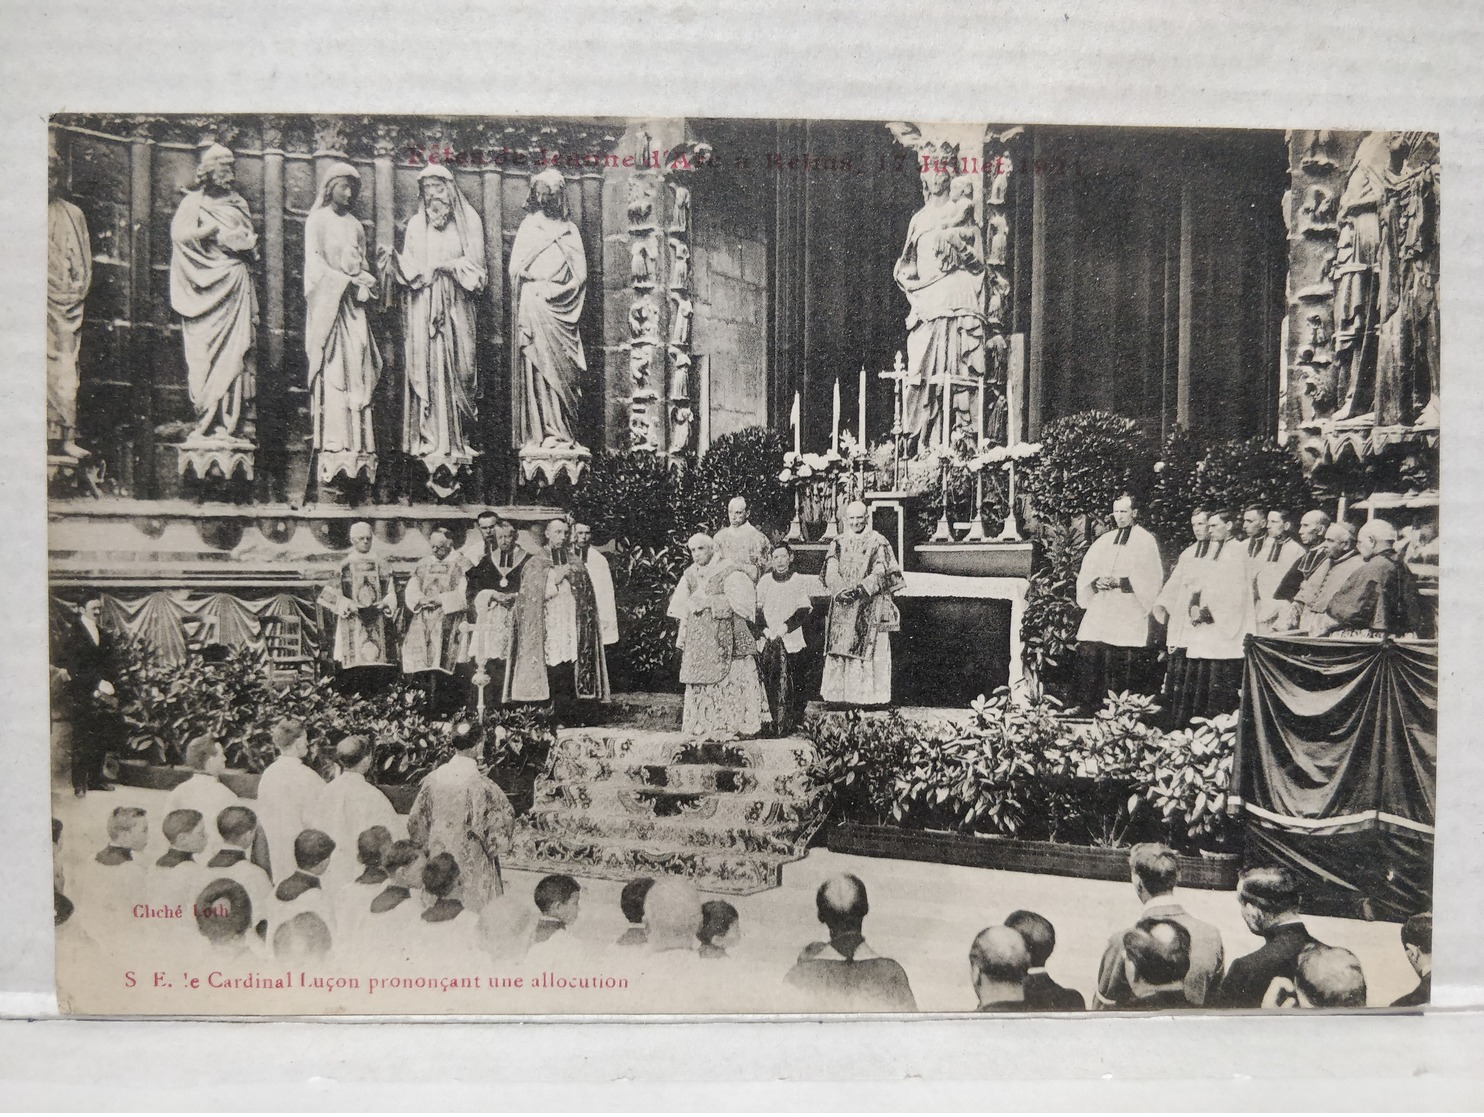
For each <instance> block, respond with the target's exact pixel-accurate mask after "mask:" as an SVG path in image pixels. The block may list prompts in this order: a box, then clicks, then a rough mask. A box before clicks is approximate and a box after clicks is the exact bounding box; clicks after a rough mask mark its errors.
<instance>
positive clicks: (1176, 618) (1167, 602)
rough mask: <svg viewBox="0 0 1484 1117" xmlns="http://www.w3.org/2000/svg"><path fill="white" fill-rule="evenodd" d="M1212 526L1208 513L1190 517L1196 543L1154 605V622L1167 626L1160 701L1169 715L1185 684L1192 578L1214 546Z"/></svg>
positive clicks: (1182, 554) (1177, 563) (1178, 563)
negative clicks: (1199, 564)
mask: <svg viewBox="0 0 1484 1117" xmlns="http://www.w3.org/2000/svg"><path fill="white" fill-rule="evenodd" d="M1210 530H1211V529H1210V524H1209V522H1208V521H1207V516H1206V511H1205V509H1202V508H1197V509H1196V510H1195V511H1194V512H1192V513H1191V514H1190V533H1191V535H1192V536H1193V537H1194V538H1195V542H1194V543H1192V544H1190V546H1188V547H1186V548H1185V550H1183V551H1181V552H1180V557H1179V558H1178V559H1176V560H1175V569H1174V570H1172V571H1170V576H1169V579H1168V580H1167V581H1166V582H1165V585H1164V589H1162V590H1160V591H1159V597H1158V598H1156V599H1155V602H1154V619H1155V620H1157V621H1159V622H1160V623H1161V624H1163V625H1164V626H1165V681H1164V687H1163V689H1162V690H1161V691H1160V701H1161V702H1162V704H1163V706H1164V711H1165V714H1166V716H1169V715H1170V714H1171V712H1172V711H1173V710H1174V708H1175V695H1176V694H1177V693H1178V692H1179V690H1180V688H1181V687H1182V686H1183V685H1184V683H1185V670H1186V660H1185V647H1186V644H1187V643H1188V642H1189V640H1190V612H1189V609H1188V608H1187V606H1188V604H1189V602H1190V588H1189V584H1190V579H1191V577H1192V575H1193V574H1194V571H1195V564H1196V562H1197V561H1199V560H1200V559H1203V558H1205V557H1206V552H1207V551H1208V550H1209V549H1210V547H1211V540H1210Z"/></svg>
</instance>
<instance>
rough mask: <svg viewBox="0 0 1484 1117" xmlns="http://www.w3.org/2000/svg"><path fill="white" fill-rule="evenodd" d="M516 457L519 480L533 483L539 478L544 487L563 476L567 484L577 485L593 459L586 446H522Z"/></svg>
mask: <svg viewBox="0 0 1484 1117" xmlns="http://www.w3.org/2000/svg"><path fill="white" fill-rule="evenodd" d="M517 456H518V457H519V458H520V479H521V480H522V481H534V480H535V479H536V478H537V477H539V478H541V482H542V484H545V485H554V484H556V479H557V478H558V477H561V476H564V475H565V476H566V478H567V480H568V481H569V482H571V483H572V484H574V485H575V484H577V481H578V479H579V478H580V477H581V476H582V473H583V470H585V469H586V468H587V467H588V465H589V463H591V461H592V457H593V456H592V454H591V453H590V452H589V451H588V449H587V447H586V446H562V447H546V446H522V447H521V448H520V451H519V453H518V454H517Z"/></svg>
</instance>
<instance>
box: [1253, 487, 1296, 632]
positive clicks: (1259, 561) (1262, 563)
mask: <svg viewBox="0 0 1484 1117" xmlns="http://www.w3.org/2000/svg"><path fill="white" fill-rule="evenodd" d="M1292 526H1293V524H1292V521H1291V520H1290V519H1289V517H1288V513H1287V512H1285V511H1283V510H1282V509H1279V508H1274V509H1271V510H1270V511H1269V512H1268V534H1267V538H1266V539H1264V540H1263V544H1262V546H1261V547H1260V548H1259V549H1258V552H1257V556H1256V557H1255V558H1254V559H1252V560H1251V569H1252V572H1253V574H1252V588H1253V593H1254V595H1255V599H1256V609H1257V632H1258V635H1260V636H1266V635H1269V634H1271V633H1274V632H1282V631H1283V630H1284V629H1285V628H1286V627H1287V623H1286V622H1287V612H1288V609H1287V606H1286V602H1285V601H1284V600H1283V599H1282V598H1280V597H1279V596H1278V587H1279V586H1281V585H1282V584H1283V581H1284V579H1285V578H1287V577H1288V572H1289V571H1290V570H1292V569H1293V568H1294V567H1296V566H1297V565H1298V563H1299V560H1300V559H1302V558H1303V557H1304V553H1305V552H1304V545H1303V544H1302V543H1300V542H1299V541H1298V540H1297V539H1295V538H1293V536H1292V535H1290V534H1289V531H1290V529H1291V528H1292Z"/></svg>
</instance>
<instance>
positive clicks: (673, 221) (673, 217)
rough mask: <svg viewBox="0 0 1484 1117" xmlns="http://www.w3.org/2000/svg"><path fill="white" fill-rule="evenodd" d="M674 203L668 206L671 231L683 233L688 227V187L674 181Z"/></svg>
mask: <svg viewBox="0 0 1484 1117" xmlns="http://www.w3.org/2000/svg"><path fill="white" fill-rule="evenodd" d="M671 189H673V190H674V191H675V204H674V205H673V206H671V207H670V230H671V232H676V233H683V232H685V231H686V230H687V229H689V228H690V189H689V188H688V187H685V186H681V185H680V183H678V182H677V183H675V184H674V185H673V186H672V187H671Z"/></svg>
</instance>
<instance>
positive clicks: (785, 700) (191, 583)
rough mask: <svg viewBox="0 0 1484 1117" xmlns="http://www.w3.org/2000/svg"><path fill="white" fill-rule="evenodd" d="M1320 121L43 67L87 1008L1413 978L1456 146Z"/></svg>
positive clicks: (867, 1006)
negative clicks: (719, 106) (963, 116)
mask: <svg viewBox="0 0 1484 1117" xmlns="http://www.w3.org/2000/svg"><path fill="white" fill-rule="evenodd" d="M1309 123H1310V124H1312V125H1314V126H1312V127H1294V128H1290V129H1286V130H1285V129H1274V128H1250V129H1242V128H1230V127H1221V128H1217V127H1161V128H1156V127H1133V126H1118V127H1113V126H1092V125H1085V124H1066V125H1057V124H1047V123H1033V122H1027V121H1018V120H1013V119H1012V120H997V119H996V120H988V121H982V122H971V123H941V122H936V121H931V120H886V119H881V120H852V119H823V118H819V119H816V118H808V119H805V118H799V119H793V118H765V117H715V118H708V117H690V116H685V117H681V116H674V117H647V116H645V117H641V116H590V117H575V116H550V117H541V116H522V115H508V116H496V115H376V114H372V115H351V114H345V113H340V114H315V113H308V112H306V113H302V114H294V113H287V114H279V115H271V114H252V113H226V114H222V113H216V114H212V113H199V114H190V113H155V114H146V113H113V114H109V113H85V112H59V113H56V114H54V115H52V116H51V117H50V119H49V121H48V122H47V128H46V130H47V136H48V147H47V153H46V154H47V160H48V195H47V209H46V230H47V240H48V246H49V255H48V267H47V272H46V284H47V286H46V335H45V338H46V349H45V357H46V370H45V383H46V412H45V426H46V485H47V540H46V547H47V577H48V582H49V585H48V592H49V601H48V605H49V619H50V684H51V685H50V709H51V725H50V731H51V736H50V758H51V780H50V793H51V806H52V816H53V817H52V822H51V827H52V852H53V868H54V872H53V875H54V905H55V912H54V917H55V941H56V986H57V998H58V1004H59V1006H60V1009H61V1011H62V1012H64V1013H69V1014H83V1015H127V1016H135V1015H188V1016H285V1015H306V1014H307V1015H315V1016H325V1015H339V1014H348V1015H383V1014H388V1015H390V1014H396V1015H452V1014H473V1015H481V1014H493V1015H553V1014H554V1015H582V1016H587V1015H627V1014H724V1015H736V1014H753V1013H762V1014H803V1015H809V1016H821V1015H829V1014H837V1013H849V1014H861V1013H885V1014H908V1013H935V1014H942V1013H974V1012H980V1013H1042V1014H1045V1013H1052V1014H1074V1013H1083V1012H1101V1013H1124V1014H1129V1013H1156V1014H1162V1015H1167V1014H1169V1013H1172V1012H1184V1013H1212V1012H1235V1011H1248V1012H1262V1011H1272V1012H1310V1011H1319V1012H1338V1011H1346V1010H1349V1011H1357V1010H1371V1011H1374V1012H1377V1013H1380V1012H1407V1013H1413V1014H1420V1013H1423V1012H1425V1011H1426V1010H1427V1008H1428V1006H1429V1004H1430V998H1431V974H1432V921H1433V915H1432V912H1433V906H1434V905H1433V899H1434V897H1433V877H1434V828H1435V825H1436V822H1437V819H1436V811H1435V803H1436V798H1437V757H1438V740H1437V737H1438V687H1439V664H1438V621H1439V611H1438V597H1439V570H1440V557H1439V556H1440V548H1441V546H1442V539H1441V531H1440V517H1439V512H1440V487H1441V482H1440V464H1439V463H1440V452H1441V448H1440V428H1441V405H1442V400H1441V379H1442V377H1441V352H1442V343H1441V329H1440V321H1441V317H1442V315H1441V306H1442V303H1441V294H1440V280H1439V275H1440V259H1441V253H1440V240H1441V238H1440V214H1441V212H1442V197H1443V188H1442V177H1441V166H1442V163H1441V159H1442V155H1441V151H1442V148H1443V147H1444V146H1445V145H1446V143H1447V142H1448V141H1447V137H1443V138H1442V140H1440V137H1439V134H1438V133H1437V132H1434V131H1405V130H1386V129H1381V128H1377V129H1374V130H1365V129H1360V128H1348V129H1342V128H1325V127H1320V126H1319V125H1323V124H1324V123H1325V122H1324V121H1323V120H1313V121H1310V122H1309ZM1450 262H1451V259H1450ZM35 371H36V372H38V373H39V371H40V370H35ZM23 373H24V370H23V369H20V368H17V369H16V370H15V375H17V376H20V375H22V374H23ZM1451 390H1452V389H1450V391H1451ZM39 421H40V416H39V415H38V416H37V425H38V426H39ZM38 441H39V431H38ZM1452 523H1453V521H1452V520H1451V519H1450V526H1452ZM38 678H39V676H38ZM38 687H39V682H38ZM37 791H38V793H39V791H40V789H39V788H38V789H37ZM1452 855H1453V856H1464V855H1465V851H1463V850H1454V851H1452Z"/></svg>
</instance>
